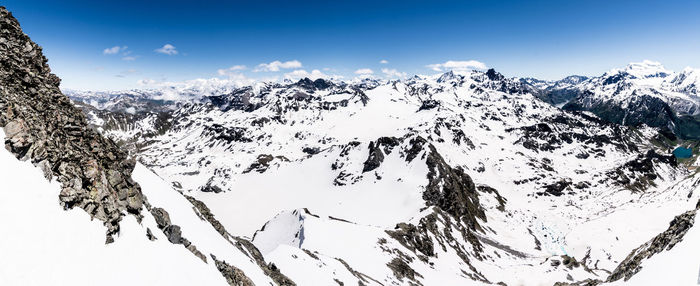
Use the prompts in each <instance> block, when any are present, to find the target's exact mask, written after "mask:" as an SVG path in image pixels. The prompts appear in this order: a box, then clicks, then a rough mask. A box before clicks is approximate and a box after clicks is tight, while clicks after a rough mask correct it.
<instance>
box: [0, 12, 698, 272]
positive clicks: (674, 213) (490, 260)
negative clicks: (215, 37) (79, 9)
mask: <svg viewBox="0 0 700 286" xmlns="http://www.w3.org/2000/svg"><path fill="white" fill-rule="evenodd" d="M0 16H2V17H0V39H1V40H0V62H1V63H2V64H1V65H0V95H1V96H0V126H2V127H3V129H2V131H0V138H1V139H2V140H3V141H4V142H5V143H6V149H7V151H2V152H0V163H1V164H0V186H2V188H0V196H2V198H3V199H2V200H0V217H1V218H0V227H3V229H5V230H7V233H9V234H10V235H2V236H0V253H1V254H2V256H3V258H4V259H3V261H4V263H3V262H0V266H1V267H0V284H2V285H45V284H52V285H76V284H77V285H94V284H108V285H112V284H114V285H116V284H123V283H131V284H149V285H151V284H157V285H177V284H187V285H189V284H202V285H217V284H221V285H225V284H224V283H226V284H229V285H336V284H337V285H355V284H357V285H493V284H497V285H504V284H505V285H554V284H555V283H556V284H557V285H598V284H607V283H613V284H615V283H618V284H620V283H621V284H629V283H634V284H630V285H641V284H645V283H646V281H651V280H646V279H648V278H645V277H655V276H660V273H661V271H669V270H668V261H669V260H670V259H673V258H674V257H678V258H679V259H684V260H683V261H684V262H685V261H686V260H687V264H688V265H690V266H687V267H679V268H674V269H672V270H673V271H676V273H678V276H677V277H678V279H680V280H679V281H678V283H685V282H686V281H693V282H694V281H695V280H688V278H686V275H687V276H689V277H691V278H695V275H697V269H691V268H692V267H695V266H696V263H694V261H692V259H693V258H692V256H690V255H688V253H685V252H684V251H693V250H695V249H696V248H697V245H695V244H696V243H694V241H692V239H693V238H694V237H695V236H696V235H697V234H696V232H697V230H696V229H695V228H694V227H693V226H692V224H693V222H694V219H695V213H696V209H697V207H698V199H699V196H700V193H698V192H696V191H695V189H696V188H697V186H698V184H700V177H699V176H698V175H697V174H696V172H695V171H694V169H693V168H694V167H693V166H694V165H696V164H695V162H694V161H695V159H696V157H693V158H689V159H677V158H676V157H674V156H673V155H671V154H670V152H671V150H672V148H674V147H676V146H677V145H681V144H683V145H684V146H687V145H688V144H691V143H694V142H693V141H684V140H681V139H678V138H673V137H672V136H671V135H669V134H668V133H667V132H665V131H664V130H660V129H659V128H655V127H654V126H651V127H650V126H648V125H644V124H641V125H635V126H626V125H622V124H616V123H611V122H609V121H606V120H604V119H601V118H600V117H597V116H595V115H593V114H591V113H589V112H580V111H564V110H562V109H559V108H557V107H556V106H554V105H552V104H550V103H561V102H559V101H560V100H561V98H568V99H570V98H571V97H567V96H569V95H566V96H563V95H562V96H560V95H557V94H554V93H547V92H548V91H547V90H549V91H554V90H564V89H571V90H579V87H583V86H588V85H591V88H593V89H594V90H597V88H598V87H597V86H596V85H595V84H594V82H598V80H599V78H591V79H586V78H583V77H570V78H567V79H564V80H562V81H559V82H541V81H537V80H534V79H517V78H506V77H505V76H503V75H502V74H500V73H498V72H496V71H495V70H493V69H491V70H487V71H471V72H447V73H444V74H440V75H436V76H414V77H411V78H409V79H406V80H391V81H381V80H371V79H367V80H362V81H355V82H349V83H345V82H341V81H331V80H324V79H317V80H313V81H312V80H310V79H302V80H300V81H298V82H285V83H257V84H255V85H253V86H248V87H231V88H230V89H227V90H219V91H216V90H217V89H211V88H208V87H201V89H199V90H198V91H196V92H195V91H193V92H192V93H191V94H188V95H187V96H186V97H182V96H176V97H175V96H170V97H163V96H162V95H161V94H159V93H158V91H131V92H119V93H89V92H88V93H84V92H72V93H70V95H71V96H72V99H73V100H72V101H70V100H69V99H68V97H66V96H64V95H63V94H62V93H61V91H60V90H59V89H58V84H59V79H58V78H57V77H56V76H55V75H53V74H51V73H50V69H49V67H48V65H47V64H46V59H45V58H44V57H43V55H42V54H41V49H40V48H39V47H38V46H37V45H36V44H34V43H33V42H31V41H30V40H29V38H28V37H27V36H26V35H24V34H23V33H22V31H21V30H20V28H19V23H17V21H16V20H15V19H14V18H12V16H11V14H9V13H8V12H7V11H6V10H5V9H4V8H0ZM645 65H652V64H650V63H645ZM640 68H641V69H647V67H637V66H631V67H628V69H630V71H627V72H625V73H626V74H629V75H631V76H630V77H634V78H633V79H630V80H633V81H630V82H631V83H634V82H639V83H640V85H641V84H642V82H654V83H653V84H650V85H656V84H657V83H656V81H659V82H660V83H658V84H659V85H661V86H664V85H667V84H670V83H671V82H672V81H673V82H675V83H674V86H677V87H679V88H680V87H682V88H681V89H679V91H676V92H678V93H684V92H686V91H688V90H692V87H691V86H692V84H691V83H689V82H688V81H692V75H691V73H692V72H691V71H689V72H688V75H687V76H685V77H682V78H681V77H679V75H676V74H673V75H671V74H668V75H662V72H656V73H650V72H648V71H639V69H640ZM663 73H664V74H665V73H666V72H663ZM669 76H673V79H669V80H668V81H666V77H669ZM661 77H663V78H664V79H663V80H660V79H659V78H661ZM674 80H675V81H674ZM622 81H624V80H622ZM681 83H682V84H681ZM593 86H595V87H593ZM666 89H670V88H666ZM580 90H584V89H580ZM584 92H585V91H584ZM178 94H179V93H178ZM562 94H563V93H562ZM567 94H568V93H567ZM179 95H180V94H179ZM584 95H587V94H581V95H576V97H575V99H573V100H578V99H579V98H582V97H583V96H584ZM542 98H544V99H550V100H547V101H546V102H545V101H543V100H542ZM659 99H660V100H662V101H663V100H666V99H665V98H661V97H659ZM610 100H612V99H610ZM664 102H665V101H664ZM569 103H570V104H571V102H569ZM81 111H82V113H81ZM17 159H19V160H17ZM20 189H21V190H22V192H18V191H17V190H20ZM52 198H53V199H52ZM105 239H106V241H105ZM104 242H106V244H105V243H104ZM17 246H22V247H17ZM37 258H38V259H43V260H42V263H46V265H50V266H49V268H50V269H49V271H45V270H44V269H42V271H41V273H37V270H36V269H37V268H36V266H35V263H36V259H37ZM691 266H692V267H691ZM76 277H77V278H76ZM639 277H641V278H639ZM656 278H658V277H656ZM684 279H685V280H684ZM663 281H670V280H668V279H666V280H663ZM649 283H651V282H649ZM649 285H658V284H649Z"/></svg>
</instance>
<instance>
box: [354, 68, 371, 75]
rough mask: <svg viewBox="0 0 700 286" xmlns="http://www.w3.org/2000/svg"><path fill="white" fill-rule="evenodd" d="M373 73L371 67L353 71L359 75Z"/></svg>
mask: <svg viewBox="0 0 700 286" xmlns="http://www.w3.org/2000/svg"><path fill="white" fill-rule="evenodd" d="M373 73H374V71H373V70H371V69H359V70H356V71H355V74H359V75H370V74H373Z"/></svg>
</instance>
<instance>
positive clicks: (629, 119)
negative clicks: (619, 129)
mask: <svg viewBox="0 0 700 286" xmlns="http://www.w3.org/2000/svg"><path fill="white" fill-rule="evenodd" d="M591 96H592V95H590V94H582V95H581V96H578V97H576V98H575V99H573V100H572V101H570V102H569V103H567V104H566V105H564V107H563V109H564V110H570V111H584V110H585V111H591V112H593V113H594V114H595V115H597V116H599V117H600V118H601V119H603V120H606V121H608V122H612V123H617V124H623V125H628V126H637V125H640V124H646V125H649V126H651V127H661V128H665V127H673V125H674V124H675V123H676V121H677V116H676V114H675V112H674V111H673V109H672V108H671V107H670V106H669V105H668V104H667V103H665V102H664V101H663V100H661V99H659V98H656V97H652V96H649V95H642V96H639V97H638V98H637V99H635V100H634V101H632V102H630V103H629V105H628V106H626V107H624V108H623V107H622V106H621V105H620V104H617V103H614V102H609V101H603V102H591V100H590V97H591Z"/></svg>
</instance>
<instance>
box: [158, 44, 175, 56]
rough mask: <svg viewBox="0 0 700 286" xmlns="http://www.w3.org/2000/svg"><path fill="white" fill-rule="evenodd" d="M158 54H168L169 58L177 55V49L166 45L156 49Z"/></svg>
mask: <svg viewBox="0 0 700 286" xmlns="http://www.w3.org/2000/svg"><path fill="white" fill-rule="evenodd" d="M155 52H156V53H161V54H166V55H169V56H172V55H177V49H176V48H175V46H173V45H171V44H165V45H163V47H162V48H159V49H155Z"/></svg>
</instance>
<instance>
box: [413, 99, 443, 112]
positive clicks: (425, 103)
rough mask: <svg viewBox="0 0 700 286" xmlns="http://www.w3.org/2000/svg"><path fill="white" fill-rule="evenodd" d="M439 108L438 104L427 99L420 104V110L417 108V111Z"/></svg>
mask: <svg viewBox="0 0 700 286" xmlns="http://www.w3.org/2000/svg"><path fill="white" fill-rule="evenodd" d="M439 106H440V102H439V101H437V100H434V99H428V100H423V103H421V106H420V108H418V111H421V110H429V109H433V108H437V107H439Z"/></svg>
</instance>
